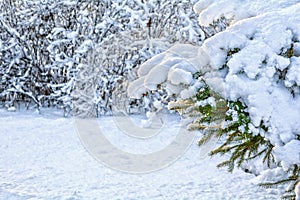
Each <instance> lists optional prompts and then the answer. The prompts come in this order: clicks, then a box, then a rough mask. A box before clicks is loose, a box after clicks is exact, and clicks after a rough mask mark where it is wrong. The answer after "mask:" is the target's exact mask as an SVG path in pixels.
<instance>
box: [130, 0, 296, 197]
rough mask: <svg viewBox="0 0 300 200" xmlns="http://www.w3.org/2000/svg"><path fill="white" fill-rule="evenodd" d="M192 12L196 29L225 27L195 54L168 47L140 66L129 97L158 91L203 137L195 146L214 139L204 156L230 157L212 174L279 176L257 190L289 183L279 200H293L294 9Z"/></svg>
mask: <svg viewBox="0 0 300 200" xmlns="http://www.w3.org/2000/svg"><path fill="white" fill-rule="evenodd" d="M194 8H195V10H196V11H197V12H198V13H199V14H200V17H199V22H200V24H201V25H204V26H207V25H209V24H211V23H213V22H214V21H216V20H219V19H221V18H222V17H226V18H227V19H230V20H229V21H230V23H229V27H227V28H226V29H225V30H223V31H221V32H220V33H217V34H215V35H213V36H212V37H210V38H208V39H207V40H205V42H204V43H203V45H202V46H201V47H195V46H192V45H175V46H174V47H172V48H170V49H169V50H168V51H166V52H164V53H162V54H159V55H157V56H155V57H154V58H152V59H150V60H149V61H147V62H146V63H145V64H143V65H142V66H141V67H140V68H139V71H138V75H139V78H138V79H137V80H136V81H134V82H132V83H131V84H130V86H129V90H128V92H129V95H131V96H132V97H135V98H140V97H141V96H144V95H148V94H150V93H153V92H155V91H156V90H157V88H160V89H161V88H162V87H163V88H164V90H165V91H166V94H167V95H168V97H172V98H173V99H174V100H175V101H173V102H169V108H170V109H176V110H178V111H179V113H180V114H181V115H182V116H183V117H186V118H188V119H190V121H191V123H190V125H189V126H188V127H189V128H190V129H193V130H194V129H204V130H205V131H204V133H203V134H204V135H203V139H201V140H200V142H199V144H203V143H205V142H206V141H207V140H209V139H210V138H212V137H221V141H222V142H223V143H222V144H221V145H220V146H219V147H217V148H216V149H214V150H213V151H212V152H211V154H212V155H214V154H228V153H229V155H230V157H229V159H228V160H227V161H225V162H223V163H221V164H220V165H219V166H221V167H222V166H228V167H229V170H230V171H232V170H233V168H234V167H235V166H237V167H243V168H245V169H247V171H250V172H252V173H255V174H257V175H260V174H262V175H263V174H265V173H264V171H266V170H267V169H269V168H270V170H276V169H281V172H282V173H281V175H282V176H283V177H284V176H285V177H286V178H281V180H280V177H278V176H276V178H278V180H277V181H276V180H271V176H267V177H264V178H261V179H262V181H263V182H270V181H271V182H272V181H273V182H274V184H272V183H266V184H262V185H263V186H265V187H269V186H271V185H277V184H283V183H289V182H290V183H291V184H290V185H289V187H288V189H287V190H286V193H285V194H284V196H283V197H284V198H288V199H295V198H297V199H299V198H300V197H299V192H297V191H299V187H300V186H299V166H300V123H299V119H300V71H299V69H300V68H299V66H300V58H299V56H300V37H299V35H300V28H299V25H298V22H299V21H300V16H299V15H297V14H295V13H299V11H300V2H299V1H289V2H288V3H287V2H286V1H268V2H261V1H239V0H235V1H226V0H224V1H199V3H198V4H196V5H195V7H194ZM236 8H239V9H236ZM240 8H244V9H240ZM165 99H166V98H165ZM261 163H262V164H261ZM277 171H278V170H277ZM261 177H263V176H261ZM282 179H284V180H282ZM268 180H270V181H268Z"/></svg>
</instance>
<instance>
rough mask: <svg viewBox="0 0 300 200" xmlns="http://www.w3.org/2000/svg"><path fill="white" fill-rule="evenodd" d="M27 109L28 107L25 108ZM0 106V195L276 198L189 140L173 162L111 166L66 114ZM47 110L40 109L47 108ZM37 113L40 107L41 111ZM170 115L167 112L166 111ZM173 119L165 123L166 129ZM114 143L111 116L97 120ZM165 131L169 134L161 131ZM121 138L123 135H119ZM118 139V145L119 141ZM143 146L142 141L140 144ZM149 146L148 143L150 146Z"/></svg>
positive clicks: (250, 177) (9, 196)
mask: <svg viewBox="0 0 300 200" xmlns="http://www.w3.org/2000/svg"><path fill="white" fill-rule="evenodd" d="M30 112H31V111H30ZM30 112H25V111H24V112H21V113H20V112H19V113H11V112H6V111H3V110H0V137H1V140H0V174H1V176H0V199H17V200H18V199H103V200H106V199H112V200H114V199H124V200H125V199H126V200H127V199H157V200H160V199H212V200H219V199H228V200H229V199H230V200H231V199H249V200H250V199H251V200H252V199H261V200H268V199H270V200H271V199H278V198H279V197H280V194H279V191H277V190H267V191H266V190H265V189H263V188H260V187H258V186H257V185H255V184H254V183H253V181H254V176H253V175H250V174H246V173H244V172H242V171H239V170H237V171H236V172H234V173H233V174H229V173H227V172H226V170H225V169H222V170H218V169H216V167H215V165H216V163H218V162H220V161H221V159H220V158H217V157H215V158H212V159H211V158H209V157H205V158H203V157H204V156H203V155H201V151H203V150H204V149H201V148H199V147H198V146H197V145H196V143H194V144H193V145H192V146H190V148H189V149H188V151H187V152H186V153H185V154H184V155H183V156H182V157H181V158H180V159H178V160H177V161H176V162H175V163H173V164H172V165H170V166H168V167H166V168H163V169H161V170H159V171H155V172H152V173H147V174H138V175H137V174H128V173H123V172H119V171H114V170H112V169H110V168H108V167H105V166H103V165H102V164H101V163H98V162H97V161H96V160H94V159H93V157H92V155H90V154H89V153H88V152H87V150H86V149H85V148H84V147H83V146H82V145H81V141H80V140H79V137H78V135H77V133H76V131H75V130H74V124H73V123H74V121H73V120H72V119H67V118H61V117H59V115H58V114H57V113H55V112H52V114H47V115H46V114H41V115H38V114H30ZM50 112H51V111H49V110H47V111H45V113H50ZM42 113H43V111H42ZM169 117H171V116H169ZM176 123H178V122H176V120H175V121H173V124H170V127H166V128H167V129H169V130H170V131H172V126H174V125H175V124H176ZM99 124H101V127H102V128H103V129H104V130H107V131H108V132H107V134H108V135H110V139H111V140H115V142H118V139H119V135H120V134H122V133H117V132H115V131H116V130H118V129H117V128H116V127H115V124H114V119H113V118H110V117H106V118H101V119H99ZM163 134H165V136H163V137H165V138H166V137H168V135H169V134H170V135H173V133H171V132H170V133H169V132H168V131H167V132H164V133H163ZM122 142H124V140H122ZM122 142H119V144H120V145H121V146H122V145H123V146H124V144H122ZM125 145H126V146H128V147H129V148H130V147H135V148H137V147H138V145H139V143H126V144H125ZM144 147H145V146H143V148H144ZM155 147H156V146H155V145H154V146H153V145H152V146H151V148H154V149H155Z"/></svg>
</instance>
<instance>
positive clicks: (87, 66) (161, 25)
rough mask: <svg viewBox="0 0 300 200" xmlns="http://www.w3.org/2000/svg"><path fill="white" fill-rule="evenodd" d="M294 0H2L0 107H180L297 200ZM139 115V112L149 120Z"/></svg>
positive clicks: (220, 150)
mask: <svg viewBox="0 0 300 200" xmlns="http://www.w3.org/2000/svg"><path fill="white" fill-rule="evenodd" d="M299 13H300V1H299V0H289V1H285V0H268V1H262V0H219V1H214V0H174V1H167V0H161V1H159V0H134V1H132V0H92V1H89V0H85V1H72V0H61V1H54V0H2V1H1V2H0V76H1V80H0V82H1V84H0V100H1V101H0V106H1V107H2V108H3V109H7V110H8V111H16V112H18V111H19V110H21V109H24V108H26V109H32V108H34V109H37V110H40V109H42V108H44V107H55V108H59V109H61V110H62V113H63V115H64V116H66V117H69V116H79V117H101V116H103V115H111V114H113V113H114V112H116V111H122V112H126V113H128V114H146V115H147V116H148V117H149V118H153V117H155V115H156V114H157V113H159V112H161V111H162V110H169V111H170V112H176V113H178V114H179V115H181V117H182V119H183V120H185V121H186V126H187V129H189V130H190V131H198V132H199V134H201V136H202V137H201V139H200V141H199V145H200V146H201V145H204V144H206V143H207V142H209V141H210V140H213V139H214V138H218V139H219V141H221V143H220V144H219V145H218V146H216V147H215V149H213V150H212V151H211V152H210V155H229V159H228V160H226V161H224V162H222V163H220V164H219V165H218V167H227V168H228V170H229V171H230V172H232V171H233V170H234V169H235V168H241V169H243V170H244V171H245V172H248V173H251V174H255V175H256V176H258V177H259V178H260V180H261V183H260V185H261V186H262V187H265V188H270V187H275V188H279V189H282V188H284V189H283V192H282V197H283V198H285V199H293V200H294V199H296V200H300V121H299V120H300V58H299V56H300V26H299V23H300V14H299ZM149 120H150V121H151V119H149Z"/></svg>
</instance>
